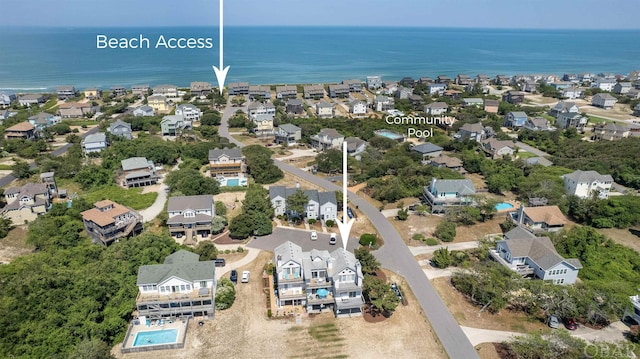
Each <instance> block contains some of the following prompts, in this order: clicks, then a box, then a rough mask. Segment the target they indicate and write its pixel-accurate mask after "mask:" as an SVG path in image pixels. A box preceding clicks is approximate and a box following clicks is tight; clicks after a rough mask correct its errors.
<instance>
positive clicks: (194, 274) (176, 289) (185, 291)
mask: <svg viewBox="0 0 640 359" xmlns="http://www.w3.org/2000/svg"><path fill="white" fill-rule="evenodd" d="M136 285H137V286H138V296H137V297H136V310H137V312H138V318H141V319H142V318H146V319H149V320H158V319H165V318H167V319H169V318H172V319H174V320H177V319H178V318H193V317H197V318H207V319H213V318H214V315H215V310H216V288H217V285H218V282H217V280H216V267H215V261H213V260H210V261H200V256H199V255H198V254H196V253H192V252H188V251H185V250H184V249H181V250H179V251H177V252H175V253H173V254H171V255H168V256H167V257H166V258H165V260H164V263H163V264H151V265H142V266H140V267H139V268H138V278H137V280H136Z"/></svg>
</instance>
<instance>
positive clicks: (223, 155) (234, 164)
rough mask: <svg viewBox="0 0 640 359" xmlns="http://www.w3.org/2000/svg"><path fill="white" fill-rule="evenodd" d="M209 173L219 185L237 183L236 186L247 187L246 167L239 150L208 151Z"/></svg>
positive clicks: (217, 149)
mask: <svg viewBox="0 0 640 359" xmlns="http://www.w3.org/2000/svg"><path fill="white" fill-rule="evenodd" d="M209 173H210V174H211V177H215V178H216V179H217V180H218V182H219V183H220V184H221V185H227V184H231V183H228V181H232V182H234V181H237V182H238V184H237V185H241V186H243V185H244V186H246V185H247V178H246V174H247V165H246V163H245V157H244V155H243V154H242V151H241V150H240V149H239V148H223V149H219V148H216V149H213V150H209Z"/></svg>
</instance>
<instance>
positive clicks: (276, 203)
mask: <svg viewBox="0 0 640 359" xmlns="http://www.w3.org/2000/svg"><path fill="white" fill-rule="evenodd" d="M297 190H299V188H286V187H285V186H271V187H269V199H270V200H271V206H272V207H273V208H274V210H275V215H276V216H284V215H290V214H291V215H300V214H299V213H290V212H289V211H290V210H289V209H288V208H287V198H289V196H291V195H292V194H294V193H295V192H296V191H297ZM303 192H304V194H306V195H307V198H308V199H309V202H308V203H307V205H306V206H305V209H304V212H305V213H304V217H305V218H307V219H315V220H319V221H327V220H335V219H336V218H338V202H337V199H336V193H335V192H320V191H318V190H315V189H312V190H303Z"/></svg>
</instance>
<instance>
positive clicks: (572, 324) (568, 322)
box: [564, 318, 578, 330]
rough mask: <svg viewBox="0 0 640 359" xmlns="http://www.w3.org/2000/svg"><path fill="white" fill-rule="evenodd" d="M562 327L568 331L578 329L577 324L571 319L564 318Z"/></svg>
mask: <svg viewBox="0 0 640 359" xmlns="http://www.w3.org/2000/svg"><path fill="white" fill-rule="evenodd" d="M564 327H565V328H567V329H569V330H576V329H578V323H577V322H576V320H575V319H573V318H566V319H565V320H564Z"/></svg>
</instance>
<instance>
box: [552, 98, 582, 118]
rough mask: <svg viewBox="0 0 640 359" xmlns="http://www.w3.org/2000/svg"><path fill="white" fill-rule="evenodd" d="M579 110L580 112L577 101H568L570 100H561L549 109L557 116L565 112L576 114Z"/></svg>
mask: <svg viewBox="0 0 640 359" xmlns="http://www.w3.org/2000/svg"><path fill="white" fill-rule="evenodd" d="M579 112H580V109H579V108H578V106H577V105H576V104H575V102H568V101H559V102H558V103H557V104H556V105H555V106H553V107H552V108H551V109H549V115H551V116H553V117H555V118H558V116H559V115H560V114H563V113H565V114H566V113H573V114H576V113H579Z"/></svg>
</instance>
